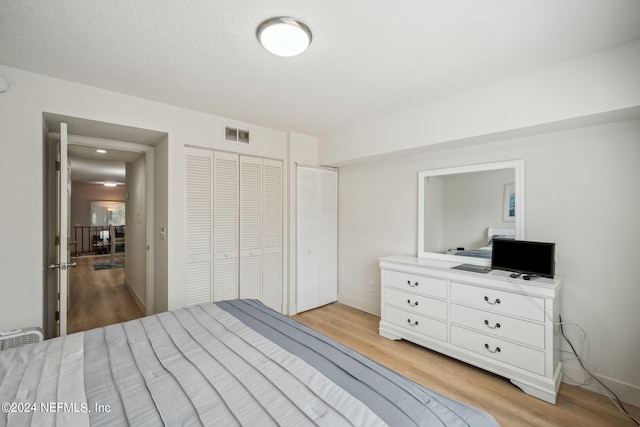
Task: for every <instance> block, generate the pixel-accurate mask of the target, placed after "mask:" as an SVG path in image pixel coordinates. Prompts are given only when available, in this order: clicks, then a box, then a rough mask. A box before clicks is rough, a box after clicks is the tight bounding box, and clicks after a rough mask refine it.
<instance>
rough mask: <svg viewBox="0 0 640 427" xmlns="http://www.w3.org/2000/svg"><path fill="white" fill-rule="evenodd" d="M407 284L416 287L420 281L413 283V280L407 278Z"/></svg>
mask: <svg viewBox="0 0 640 427" xmlns="http://www.w3.org/2000/svg"><path fill="white" fill-rule="evenodd" d="M407 285H409V286H411V287H412V288H415V287H416V286H418V282H415V283H414V284H413V285H412V284H411V280H407Z"/></svg>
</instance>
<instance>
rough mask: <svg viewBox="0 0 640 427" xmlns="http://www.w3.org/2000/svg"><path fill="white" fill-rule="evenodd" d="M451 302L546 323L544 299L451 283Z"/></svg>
mask: <svg viewBox="0 0 640 427" xmlns="http://www.w3.org/2000/svg"><path fill="white" fill-rule="evenodd" d="M451 302H457V303H460V304H466V305H470V306H473V307H477V308H479V309H481V310H491V311H495V312H498V313H504V314H509V315H512V316H518V317H523V318H526V319H531V320H535V321H538V322H544V299H542V298H536V297H530V296H527V295H518V294H512V293H511V292H503V291H497V290H493V289H488V288H483V287H480V286H472V285H466V284H464V283H457V282H451Z"/></svg>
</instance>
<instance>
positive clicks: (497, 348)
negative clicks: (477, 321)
mask: <svg viewBox="0 0 640 427" xmlns="http://www.w3.org/2000/svg"><path fill="white" fill-rule="evenodd" d="M484 348H486V349H487V350H489V353H500V347H496V349H495V350H491V349H490V348H489V344H485V345H484Z"/></svg>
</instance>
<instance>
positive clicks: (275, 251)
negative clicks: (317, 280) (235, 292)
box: [262, 159, 283, 312]
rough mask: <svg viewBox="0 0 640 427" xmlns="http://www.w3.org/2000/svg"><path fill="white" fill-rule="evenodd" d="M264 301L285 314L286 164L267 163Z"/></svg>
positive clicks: (263, 231)
mask: <svg viewBox="0 0 640 427" xmlns="http://www.w3.org/2000/svg"><path fill="white" fill-rule="evenodd" d="M262 170H263V179H262V182H263V184H262V188H263V192H262V193H263V207H262V212H263V214H262V302H263V303H264V304H266V305H267V306H268V307H271V308H272V309H274V310H276V311H278V312H282V277H283V275H282V241H283V238H282V228H283V224H282V189H283V184H282V172H283V168H282V162H281V161H279V160H269V159H264V160H263V167H262Z"/></svg>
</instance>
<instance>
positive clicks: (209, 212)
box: [185, 148, 213, 305]
mask: <svg viewBox="0 0 640 427" xmlns="http://www.w3.org/2000/svg"><path fill="white" fill-rule="evenodd" d="M185 150H186V152H187V158H186V169H187V182H186V185H187V191H186V206H187V212H186V226H187V279H186V291H187V305H193V304H202V303H206V302H210V301H212V300H213V287H212V284H213V152H211V151H208V150H200V149H196V148H185Z"/></svg>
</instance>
